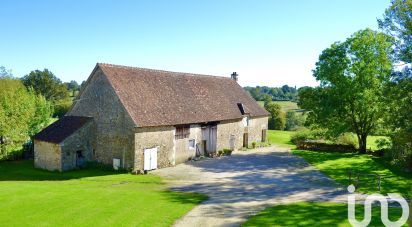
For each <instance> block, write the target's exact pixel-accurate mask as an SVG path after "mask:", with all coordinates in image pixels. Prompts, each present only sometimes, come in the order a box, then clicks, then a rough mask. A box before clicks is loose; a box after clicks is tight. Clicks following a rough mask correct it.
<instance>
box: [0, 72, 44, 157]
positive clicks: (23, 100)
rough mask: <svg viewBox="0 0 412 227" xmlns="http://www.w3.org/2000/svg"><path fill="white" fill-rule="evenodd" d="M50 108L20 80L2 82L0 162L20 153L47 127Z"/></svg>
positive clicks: (3, 80)
mask: <svg viewBox="0 0 412 227" xmlns="http://www.w3.org/2000/svg"><path fill="white" fill-rule="evenodd" d="M50 115H51V106H50V104H49V103H48V102H47V101H46V100H45V99H44V98H43V97H42V96H41V95H36V94H35V93H34V92H33V91H32V90H30V89H27V88H26V87H25V86H24V85H23V84H22V83H21V81H20V80H15V79H9V78H3V79H0V160H1V159H3V158H5V157H7V156H8V155H9V154H10V153H11V152H13V151H15V150H20V149H21V145H22V144H23V143H25V142H26V141H28V140H29V138H30V136H32V135H34V134H35V133H37V132H39V131H40V130H41V129H42V128H43V127H45V126H46V125H47V124H48V122H49V120H50Z"/></svg>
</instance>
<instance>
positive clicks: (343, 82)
mask: <svg viewBox="0 0 412 227" xmlns="http://www.w3.org/2000/svg"><path fill="white" fill-rule="evenodd" d="M392 45H393V38H392V37H390V36H388V35H386V34H384V33H379V32H375V31H373V30H371V29H365V30H361V31H358V32H356V33H354V34H353V35H352V36H351V37H349V38H348V39H347V40H346V41H345V42H342V43H341V42H337V43H334V44H332V45H331V47H330V48H328V49H326V50H324V51H323V52H322V54H321V55H320V56H319V61H318V62H317V63H316V68H315V70H313V75H314V77H315V78H316V79H317V80H318V81H320V86H319V87H317V88H305V89H301V91H300V92H299V104H300V106H301V108H304V109H307V110H310V112H309V116H308V121H309V122H310V123H312V125H317V126H320V127H324V128H327V129H328V131H329V134H332V135H333V134H334V135H339V134H341V133H344V132H347V131H350V132H354V133H356V134H357V135H358V138H359V139H360V141H359V147H360V149H361V150H365V149H366V137H367V136H368V134H369V133H370V132H371V131H372V130H373V129H374V128H375V127H376V126H377V122H378V121H379V120H380V119H381V118H382V117H383V111H382V110H383V109H384V107H385V105H386V104H385V102H384V99H383V95H382V94H383V91H384V86H385V85H386V84H387V83H389V79H390V73H391V70H392V61H393V53H394V52H393V49H392Z"/></svg>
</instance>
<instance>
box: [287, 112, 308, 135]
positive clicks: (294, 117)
mask: <svg viewBox="0 0 412 227" xmlns="http://www.w3.org/2000/svg"><path fill="white" fill-rule="evenodd" d="M304 123H305V115H304V113H301V112H295V111H293V110H289V111H288V112H286V123H285V130H286V131H291V130H296V129H299V128H300V127H302V126H303V125H304Z"/></svg>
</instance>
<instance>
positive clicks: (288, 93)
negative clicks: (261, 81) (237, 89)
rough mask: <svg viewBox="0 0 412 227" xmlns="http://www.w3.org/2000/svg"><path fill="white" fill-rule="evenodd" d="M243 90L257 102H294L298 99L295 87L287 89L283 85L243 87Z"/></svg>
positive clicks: (286, 86)
mask: <svg viewBox="0 0 412 227" xmlns="http://www.w3.org/2000/svg"><path fill="white" fill-rule="evenodd" d="M244 89H245V90H246V91H247V92H249V94H250V95H251V96H252V97H253V98H254V99H255V100H257V101H264V100H267V99H271V100H275V101H294V102H296V101H297V99H298V90H297V89H296V87H289V86H288V85H283V86H282V87H267V86H263V87H260V86H257V87H244Z"/></svg>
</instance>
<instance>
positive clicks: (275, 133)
mask: <svg viewBox="0 0 412 227" xmlns="http://www.w3.org/2000/svg"><path fill="white" fill-rule="evenodd" d="M293 133H294V132H291V131H279V130H268V134H267V136H268V140H269V143H270V144H274V145H278V146H281V147H287V148H295V147H296V146H295V145H294V144H293V143H292V142H290V137H291V136H292V134H293Z"/></svg>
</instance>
